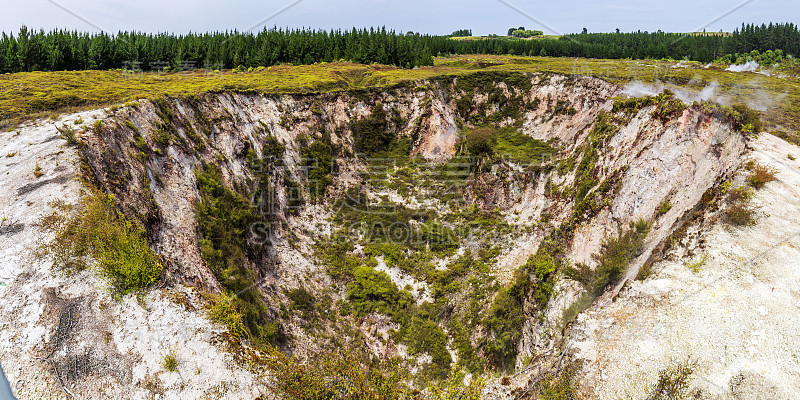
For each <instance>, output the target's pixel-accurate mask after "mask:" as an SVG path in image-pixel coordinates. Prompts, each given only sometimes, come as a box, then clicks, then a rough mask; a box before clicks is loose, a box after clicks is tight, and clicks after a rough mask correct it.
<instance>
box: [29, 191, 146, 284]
mask: <svg viewBox="0 0 800 400" xmlns="http://www.w3.org/2000/svg"><path fill="white" fill-rule="evenodd" d="M87 192H88V193H87V195H86V196H84V197H83V198H82V199H81V202H80V204H79V205H78V206H77V208H75V207H70V206H67V205H66V204H65V203H61V202H56V203H54V204H53V205H54V207H55V211H54V212H53V213H51V214H50V215H47V216H45V217H44V218H43V219H42V220H41V222H40V225H41V226H42V227H43V228H44V229H45V230H48V231H51V232H53V233H54V234H55V237H54V240H53V243H52V244H51V245H50V246H49V247H48V248H47V249H46V250H47V252H49V254H51V255H52V256H53V258H54V261H55V264H56V265H57V266H59V267H61V268H63V269H65V270H67V271H75V270H82V269H84V268H86V265H87V257H91V258H93V259H95V260H96V261H97V264H96V265H97V269H98V272H99V273H100V274H101V275H102V276H104V277H105V278H107V279H108V280H109V282H110V284H111V289H112V291H113V292H114V293H115V294H118V295H125V294H128V293H131V292H137V291H141V290H143V289H145V288H146V287H148V286H150V285H152V284H154V283H156V282H158V280H159V279H160V278H161V271H162V265H161V263H160V262H159V261H158V258H157V257H156V255H155V254H153V252H152V250H151V249H150V247H149V246H148V243H147V240H146V239H145V232H144V230H143V229H141V228H139V227H138V226H136V225H135V224H133V223H132V222H131V221H129V220H128V219H126V218H125V216H124V215H123V214H122V213H121V212H119V211H118V210H117V209H116V208H115V207H114V199H113V196H111V195H105V194H102V193H101V192H100V191H99V190H98V189H96V188H94V187H87Z"/></svg>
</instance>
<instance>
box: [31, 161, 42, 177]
mask: <svg viewBox="0 0 800 400" xmlns="http://www.w3.org/2000/svg"><path fill="white" fill-rule="evenodd" d="M43 175H44V172H42V166H41V165H39V163H36V166H35V167H34V168H33V176H34V177H35V178H36V179H39V178H41V177H42V176H43Z"/></svg>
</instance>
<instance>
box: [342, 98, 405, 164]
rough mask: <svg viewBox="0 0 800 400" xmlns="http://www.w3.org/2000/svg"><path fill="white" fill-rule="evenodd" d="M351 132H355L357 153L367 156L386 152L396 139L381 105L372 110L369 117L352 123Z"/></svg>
mask: <svg viewBox="0 0 800 400" xmlns="http://www.w3.org/2000/svg"><path fill="white" fill-rule="evenodd" d="M350 130H351V131H352V132H353V140H354V147H355V151H356V152H357V153H366V154H367V155H373V154H375V153H378V152H380V151H384V150H386V149H387V148H388V147H389V145H390V144H391V142H392V140H393V139H394V138H395V135H394V134H392V133H391V132H390V131H389V126H388V123H387V117H386V111H384V110H383V106H382V105H381V104H380V103H378V104H376V105H375V106H374V107H373V108H372V114H370V116H369V117H367V118H364V119H360V120H353V121H350Z"/></svg>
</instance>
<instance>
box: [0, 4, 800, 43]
mask: <svg viewBox="0 0 800 400" xmlns="http://www.w3.org/2000/svg"><path fill="white" fill-rule="evenodd" d="M501 1H504V2H508V3H509V4H511V5H513V6H514V7H516V8H517V9H518V10H521V11H522V13H520V12H519V11H515V10H514V9H512V8H510V7H509V6H508V5H505V4H503V3H502V2H501ZM4 3H5V4H3V5H2V6H0V9H1V10H2V13H1V14H0V30H2V31H4V32H11V31H13V32H16V31H17V30H18V29H19V27H20V26H21V25H27V26H28V27H29V28H36V29H38V28H45V29H46V30H49V29H52V28H69V29H78V30H81V31H98V30H101V29H102V30H105V31H108V32H116V31H118V30H137V31H145V32H165V31H166V32H176V33H185V32H189V31H193V32H204V31H213V30H226V29H231V30H232V29H238V30H240V31H245V30H248V29H261V28H262V27H263V26H265V25H266V26H269V27H272V26H273V25H277V26H279V27H295V28H299V27H311V28H325V29H330V28H351V27H354V26H355V27H365V26H386V27H387V28H392V29H395V30H397V31H402V32H405V31H414V32H425V33H432V34H447V33H450V32H452V31H454V30H456V29H461V28H469V29H472V30H473V34H475V35H486V34H489V33H497V34H505V32H506V31H507V30H508V28H509V27H511V26H524V27H526V28H527V29H540V30H543V31H545V32H546V33H571V32H579V31H581V30H582V29H583V28H584V27H586V28H587V29H589V31H590V32H610V31H613V30H614V29H616V28H619V29H621V30H622V31H624V32H629V31H634V30H646V31H656V30H659V29H660V30H663V31H669V32H690V31H694V30H702V29H703V27H706V28H707V29H708V31H719V30H720V29H722V30H724V31H731V30H733V29H735V28H736V27H739V26H740V25H741V24H742V22H746V23H751V22H752V23H764V22H770V21H773V22H795V23H797V22H798V21H790V20H789V18H791V17H795V18H796V17H797V16H798V15H800V2H798V1H797V0H750V1H746V0H701V1H698V0H658V1H653V0H610V1H600V0H563V1H559V0H556V1H553V0H546V1H531V0H425V1H421V0H369V1H368V0H339V1H327V0H280V1H276V0H262V1H258V0H227V1H226V0H103V1H100V0H27V1H11V0H5V1H4ZM293 3H295V4H294V5H293V6H292V7H290V8H288V9H286V10H285V11H284V12H282V13H279V14H278V15H276V16H274V18H271V19H269V20H268V21H266V22H263V21H264V19H266V18H268V17H270V16H271V15H273V14H275V13H276V12H277V11H279V10H281V9H283V8H285V7H286V6H288V5H291V4H293ZM59 6H60V7H59ZM737 6H741V7H740V8H738V9H736V10H735V11H733V12H731V10H732V9H734V8H736V7H737ZM65 9H66V10H65ZM523 14H527V15H528V16H525V15H523ZM529 17H531V18H529ZM712 21H715V22H712ZM254 26H256V28H254ZM98 28H99V29H98Z"/></svg>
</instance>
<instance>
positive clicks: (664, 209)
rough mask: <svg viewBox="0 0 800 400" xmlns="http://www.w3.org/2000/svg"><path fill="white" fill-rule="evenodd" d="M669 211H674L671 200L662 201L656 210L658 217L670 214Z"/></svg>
mask: <svg viewBox="0 0 800 400" xmlns="http://www.w3.org/2000/svg"><path fill="white" fill-rule="evenodd" d="M669 210H672V203H670V202H669V200H664V201H662V202H661V204H660V205H659V206H658V208H657V209H656V217H660V216H662V215H664V214H666V213H668V212H669Z"/></svg>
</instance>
